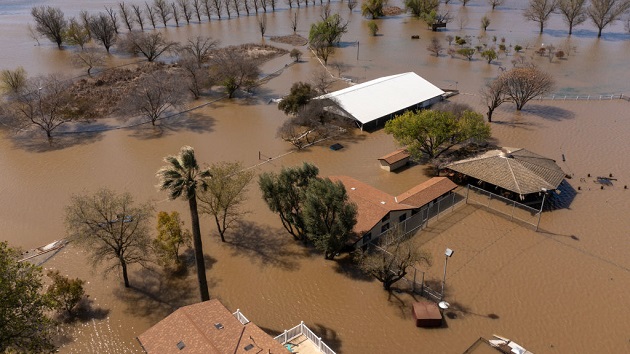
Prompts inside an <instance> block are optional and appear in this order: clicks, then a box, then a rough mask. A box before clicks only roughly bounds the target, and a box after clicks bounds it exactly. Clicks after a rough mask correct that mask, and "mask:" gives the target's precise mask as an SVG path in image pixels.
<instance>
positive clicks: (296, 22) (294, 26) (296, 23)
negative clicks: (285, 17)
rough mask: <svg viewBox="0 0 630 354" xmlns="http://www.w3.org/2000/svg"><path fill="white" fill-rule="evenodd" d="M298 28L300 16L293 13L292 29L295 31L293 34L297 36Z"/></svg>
mask: <svg viewBox="0 0 630 354" xmlns="http://www.w3.org/2000/svg"><path fill="white" fill-rule="evenodd" d="M297 26H298V15H297V11H296V12H294V13H293V16H291V28H292V29H293V34H295V32H296V31H297Z"/></svg>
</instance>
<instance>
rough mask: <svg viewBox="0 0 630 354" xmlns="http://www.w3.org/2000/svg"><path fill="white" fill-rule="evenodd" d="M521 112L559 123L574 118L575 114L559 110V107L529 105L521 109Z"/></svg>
mask: <svg viewBox="0 0 630 354" xmlns="http://www.w3.org/2000/svg"><path fill="white" fill-rule="evenodd" d="M523 110H526V111H527V113H530V114H532V115H535V116H538V117H541V118H543V119H547V120H554V121H559V120H563V119H573V118H575V113H573V112H571V111H569V110H566V109H563V108H560V107H553V106H545V105H540V104H532V103H530V104H528V105H526V106H525V107H523Z"/></svg>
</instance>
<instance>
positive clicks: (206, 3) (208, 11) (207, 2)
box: [202, 0, 220, 21]
mask: <svg viewBox="0 0 630 354" xmlns="http://www.w3.org/2000/svg"><path fill="white" fill-rule="evenodd" d="M202 1H203V11H204V13H205V15H206V17H207V18H208V21H210V19H211V18H212V2H211V1H213V0H202ZM217 1H219V2H220V0H217Z"/></svg>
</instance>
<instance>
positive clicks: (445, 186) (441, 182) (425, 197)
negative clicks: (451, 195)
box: [396, 177, 457, 208]
mask: <svg viewBox="0 0 630 354" xmlns="http://www.w3.org/2000/svg"><path fill="white" fill-rule="evenodd" d="M455 188H457V185H456V184H455V183H453V181H451V180H450V179H448V178H447V177H434V178H431V179H430V180H428V181H426V182H423V183H420V184H419V185H417V186H415V187H413V188H411V189H410V190H408V191H406V192H404V193H402V194H401V195H399V196H397V197H396V200H397V201H398V202H399V203H404V204H407V205H411V206H413V207H414V208H420V207H422V206H423V205H426V204H428V203H429V202H430V201H432V200H435V199H437V198H438V197H439V196H441V195H443V194H446V193H448V192H450V191H452V190H453V189H455Z"/></svg>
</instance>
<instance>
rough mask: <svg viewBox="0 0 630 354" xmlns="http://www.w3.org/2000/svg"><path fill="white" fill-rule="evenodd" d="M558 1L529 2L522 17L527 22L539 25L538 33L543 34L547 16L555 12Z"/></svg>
mask: <svg viewBox="0 0 630 354" xmlns="http://www.w3.org/2000/svg"><path fill="white" fill-rule="evenodd" d="M557 5H558V0H529V4H528V5H527V8H526V9H525V12H523V16H525V18H526V19H527V20H530V21H534V22H538V24H539V25H540V33H543V29H544V28H545V23H547V20H548V19H549V16H551V14H552V13H553V12H554V11H555V10H556V7H557Z"/></svg>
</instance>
